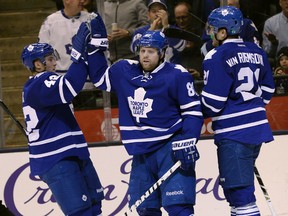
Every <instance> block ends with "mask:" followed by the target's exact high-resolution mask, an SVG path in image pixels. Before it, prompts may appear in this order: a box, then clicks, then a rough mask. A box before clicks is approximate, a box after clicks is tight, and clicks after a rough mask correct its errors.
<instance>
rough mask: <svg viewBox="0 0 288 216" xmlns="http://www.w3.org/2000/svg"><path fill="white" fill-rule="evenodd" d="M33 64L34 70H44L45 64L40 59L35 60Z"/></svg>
mask: <svg viewBox="0 0 288 216" xmlns="http://www.w3.org/2000/svg"><path fill="white" fill-rule="evenodd" d="M34 66H35V71H36V72H42V71H44V70H45V66H44V65H43V63H42V62H41V61H40V60H36V61H35V62H34Z"/></svg>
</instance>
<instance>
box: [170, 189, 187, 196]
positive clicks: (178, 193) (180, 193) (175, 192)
mask: <svg viewBox="0 0 288 216" xmlns="http://www.w3.org/2000/svg"><path fill="white" fill-rule="evenodd" d="M183 194H184V193H183V191H182V190H179V191H171V192H169V191H167V192H166V196H177V195H183Z"/></svg>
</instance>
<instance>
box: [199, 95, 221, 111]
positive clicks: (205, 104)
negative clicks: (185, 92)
mask: <svg viewBox="0 0 288 216" xmlns="http://www.w3.org/2000/svg"><path fill="white" fill-rule="evenodd" d="M202 103H203V104H204V106H205V107H207V108H208V109H210V110H212V111H213V112H215V113H218V112H220V111H221V109H216V108H215V107H213V106H210V105H209V104H207V103H206V101H205V99H204V98H203V97H202Z"/></svg>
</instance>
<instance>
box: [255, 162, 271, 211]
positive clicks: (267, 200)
mask: <svg viewBox="0 0 288 216" xmlns="http://www.w3.org/2000/svg"><path fill="white" fill-rule="evenodd" d="M254 174H255V176H256V178H257V181H258V183H259V185H260V187H261V190H262V192H263V194H264V197H265V199H266V202H267V204H268V206H269V209H270V211H271V214H272V216H276V212H275V210H274V208H273V206H272V203H271V199H270V197H269V195H268V192H267V189H266V188H265V185H264V183H263V181H262V178H261V176H260V174H259V172H258V169H257V167H256V165H254Z"/></svg>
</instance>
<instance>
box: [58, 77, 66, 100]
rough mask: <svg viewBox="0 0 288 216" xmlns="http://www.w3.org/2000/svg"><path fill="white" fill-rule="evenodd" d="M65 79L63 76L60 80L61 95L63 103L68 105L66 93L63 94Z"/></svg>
mask: <svg viewBox="0 0 288 216" xmlns="http://www.w3.org/2000/svg"><path fill="white" fill-rule="evenodd" d="M63 79H64V77H63V76H62V77H61V78H60V81H59V94H60V98H61V101H62V103H67V101H66V100H65V97H64V92H63Z"/></svg>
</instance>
